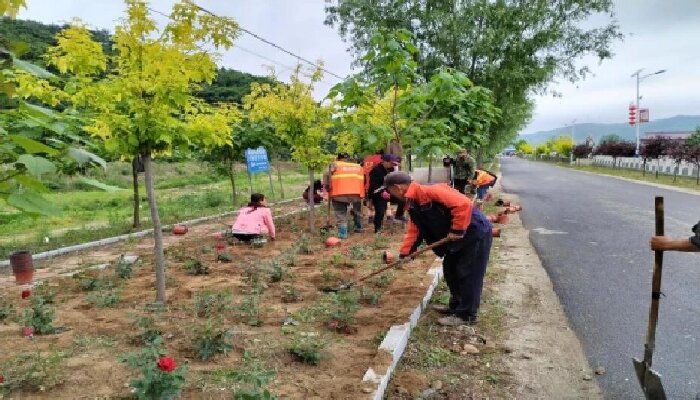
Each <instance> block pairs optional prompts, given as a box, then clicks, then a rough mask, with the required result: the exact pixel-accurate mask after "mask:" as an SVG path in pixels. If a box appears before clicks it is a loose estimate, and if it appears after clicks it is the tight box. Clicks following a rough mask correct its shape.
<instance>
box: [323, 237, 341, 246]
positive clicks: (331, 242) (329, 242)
mask: <svg viewBox="0 0 700 400" xmlns="http://www.w3.org/2000/svg"><path fill="white" fill-rule="evenodd" d="M341 243H342V242H341V241H340V239H338V238H337V237H335V236H331V237H329V238H328V239H326V247H337V246H340V245H341Z"/></svg>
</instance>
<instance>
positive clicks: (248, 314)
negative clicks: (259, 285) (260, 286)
mask: <svg viewBox="0 0 700 400" xmlns="http://www.w3.org/2000/svg"><path fill="white" fill-rule="evenodd" d="M260 297H261V293H260V291H258V290H250V291H249V292H248V294H246V295H245V297H244V298H243V301H242V302H241V303H240V304H239V305H238V307H237V310H238V316H239V317H240V318H241V319H243V320H244V322H245V323H246V324H248V325H250V326H260V325H261V324H262V320H261V319H260Z"/></svg>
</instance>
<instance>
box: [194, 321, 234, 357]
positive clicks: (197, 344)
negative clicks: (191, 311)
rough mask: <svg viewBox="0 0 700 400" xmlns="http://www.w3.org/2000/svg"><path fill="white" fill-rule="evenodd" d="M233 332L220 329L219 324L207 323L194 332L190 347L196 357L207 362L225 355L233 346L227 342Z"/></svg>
mask: <svg viewBox="0 0 700 400" xmlns="http://www.w3.org/2000/svg"><path fill="white" fill-rule="evenodd" d="M232 336H233V332H232V331H230V330H228V329H226V328H222V327H221V323H216V322H212V321H211V320H210V321H207V323H205V324H204V325H202V326H200V327H199V328H197V329H196V330H195V333H194V338H193V339H192V346H193V348H194V351H195V353H196V354H197V357H198V358H199V359H200V360H202V361H207V360H209V359H210V358H212V357H214V356H215V355H217V354H227V353H228V352H229V351H231V349H233V346H232V345H231V343H229V340H230V339H231V337H232Z"/></svg>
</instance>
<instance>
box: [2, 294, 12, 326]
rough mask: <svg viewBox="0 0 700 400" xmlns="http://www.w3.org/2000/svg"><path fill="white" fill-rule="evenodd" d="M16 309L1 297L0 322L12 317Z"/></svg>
mask: <svg viewBox="0 0 700 400" xmlns="http://www.w3.org/2000/svg"><path fill="white" fill-rule="evenodd" d="M14 312H15V308H14V306H13V305H12V303H10V302H9V301H8V300H7V299H6V298H4V297H2V296H0V322H2V321H4V320H6V319H8V318H10V317H12V316H13V315H14Z"/></svg>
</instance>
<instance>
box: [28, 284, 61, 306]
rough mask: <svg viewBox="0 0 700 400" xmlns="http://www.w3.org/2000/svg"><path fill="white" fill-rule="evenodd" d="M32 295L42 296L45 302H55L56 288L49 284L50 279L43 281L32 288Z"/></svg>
mask: <svg viewBox="0 0 700 400" xmlns="http://www.w3.org/2000/svg"><path fill="white" fill-rule="evenodd" d="M32 295H33V296H36V297H41V299H42V300H43V302H44V304H53V303H54V300H55V299H56V289H54V288H53V287H51V285H49V283H48V281H43V282H41V283H39V284H38V285H36V286H34V289H33V290H32Z"/></svg>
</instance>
